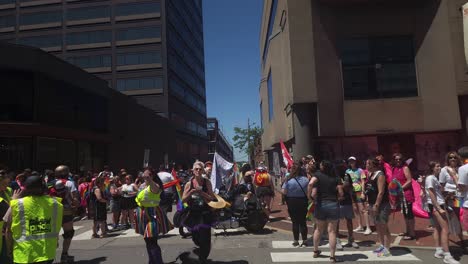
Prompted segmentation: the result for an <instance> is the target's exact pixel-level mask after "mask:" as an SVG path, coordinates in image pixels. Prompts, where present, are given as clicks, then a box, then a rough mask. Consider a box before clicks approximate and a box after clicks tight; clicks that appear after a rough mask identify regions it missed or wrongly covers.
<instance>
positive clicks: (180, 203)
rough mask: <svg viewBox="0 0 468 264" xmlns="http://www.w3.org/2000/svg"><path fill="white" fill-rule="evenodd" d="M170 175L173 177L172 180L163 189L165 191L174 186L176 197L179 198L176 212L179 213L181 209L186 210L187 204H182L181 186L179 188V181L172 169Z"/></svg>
mask: <svg viewBox="0 0 468 264" xmlns="http://www.w3.org/2000/svg"><path fill="white" fill-rule="evenodd" d="M171 174H172V177H174V180H173V181H170V182H168V183H166V184H164V186H163V188H164V189H167V188H170V187H172V186H175V189H176V192H177V197H178V198H179V199H177V211H181V210H182V209H183V208H186V207H187V206H188V205H187V203H182V186H180V180H179V178H177V172H176V171H175V170H174V169H172V172H171Z"/></svg>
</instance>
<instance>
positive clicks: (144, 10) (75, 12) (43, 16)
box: [0, 0, 161, 26]
mask: <svg viewBox="0 0 468 264" xmlns="http://www.w3.org/2000/svg"><path fill="white" fill-rule="evenodd" d="M2 1H4V2H5V0H0V5H1V4H2ZM159 12H161V6H160V3H159V2H142V3H128V4H120V5H117V6H116V7H115V13H116V16H129V15H141V14H150V13H159ZM110 16H111V7H110V6H93V7H84V8H73V9H68V10H67V12H66V18H65V19H64V18H63V13H62V12H61V11H53V12H41V13H29V14H21V15H20V16H19V17H20V25H36V24H47V23H57V22H62V20H72V21H76V20H87V19H97V18H110ZM0 26H2V24H0Z"/></svg>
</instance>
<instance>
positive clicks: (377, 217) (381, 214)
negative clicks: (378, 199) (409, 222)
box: [369, 203, 390, 224]
mask: <svg viewBox="0 0 468 264" xmlns="http://www.w3.org/2000/svg"><path fill="white" fill-rule="evenodd" d="M369 208H374V205H373V204H369ZM370 212H371V216H372V217H373V219H374V222H375V223H379V224H386V223H388V218H389V217H390V204H389V203H384V204H381V205H380V206H379V210H378V211H377V212H374V211H373V210H370Z"/></svg>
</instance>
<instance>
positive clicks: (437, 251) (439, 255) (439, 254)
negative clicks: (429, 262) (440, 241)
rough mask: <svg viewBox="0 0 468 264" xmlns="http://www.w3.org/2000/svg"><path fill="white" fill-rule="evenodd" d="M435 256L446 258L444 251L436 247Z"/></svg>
mask: <svg viewBox="0 0 468 264" xmlns="http://www.w3.org/2000/svg"><path fill="white" fill-rule="evenodd" d="M434 257H435V258H438V259H443V258H444V251H443V250H442V249H439V248H438V249H436V251H435V253H434Z"/></svg>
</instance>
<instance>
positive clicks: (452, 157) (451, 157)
mask: <svg viewBox="0 0 468 264" xmlns="http://www.w3.org/2000/svg"><path fill="white" fill-rule="evenodd" d="M449 159H457V157H454V156H450V157H449Z"/></svg>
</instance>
